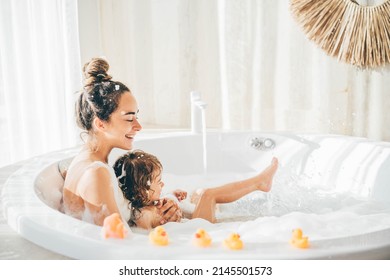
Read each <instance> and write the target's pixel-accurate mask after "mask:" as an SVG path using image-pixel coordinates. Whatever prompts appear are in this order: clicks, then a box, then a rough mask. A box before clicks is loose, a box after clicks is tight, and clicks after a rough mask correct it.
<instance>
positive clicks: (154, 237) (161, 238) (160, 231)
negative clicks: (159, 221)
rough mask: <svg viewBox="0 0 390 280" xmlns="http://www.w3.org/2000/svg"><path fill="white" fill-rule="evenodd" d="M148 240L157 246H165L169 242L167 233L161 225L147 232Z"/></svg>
mask: <svg viewBox="0 0 390 280" xmlns="http://www.w3.org/2000/svg"><path fill="white" fill-rule="evenodd" d="M149 240H150V242H152V243H153V244H154V245H158V246H166V245H168V242H169V240H168V234H167V232H166V231H165V229H164V228H163V227H162V226H158V227H156V228H155V229H154V230H152V231H151V232H150V233H149Z"/></svg>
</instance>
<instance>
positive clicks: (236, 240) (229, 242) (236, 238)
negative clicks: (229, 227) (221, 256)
mask: <svg viewBox="0 0 390 280" xmlns="http://www.w3.org/2000/svg"><path fill="white" fill-rule="evenodd" d="M223 244H224V245H225V246H226V247H227V248H229V249H231V250H241V249H242V248H243V247H244V243H243V242H242V240H241V239H240V235H239V234H238V233H231V234H230V235H229V237H228V238H227V239H225V240H224V241H223Z"/></svg>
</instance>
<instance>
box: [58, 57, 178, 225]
mask: <svg viewBox="0 0 390 280" xmlns="http://www.w3.org/2000/svg"><path fill="white" fill-rule="evenodd" d="M108 69H109V64H108V62H107V61H106V60H104V59H101V58H94V59H92V60H91V61H90V62H88V63H86V64H85V65H84V68H83V72H84V78H85V80H84V88H83V90H82V91H81V92H80V96H79V97H78V100H77V102H76V119H77V124H78V125H79V127H80V128H82V129H83V130H84V131H85V134H86V136H87V139H86V143H85V145H84V146H83V148H82V150H81V151H80V153H79V154H78V155H77V156H76V157H75V158H74V159H73V161H72V163H71V164H70V166H69V169H68V170H67V174H66V178H65V183H64V190H63V203H64V211H65V213H66V214H69V215H71V216H73V217H76V218H78V219H82V220H85V221H89V222H91V223H94V224H96V225H102V224H103V220H104V218H105V217H107V216H109V215H111V214H113V213H119V214H120V215H121V217H122V219H123V220H124V221H128V220H129V219H130V210H129V202H128V201H127V200H125V198H124V197H123V194H122V192H121V190H120V189H119V187H118V181H117V179H116V176H115V173H114V171H113V169H112V167H110V166H109V165H108V156H109V154H110V152H111V150H112V149H113V148H119V149H124V150H130V149H132V148H133V141H134V137H135V136H136V135H137V133H138V132H139V131H140V130H141V129H142V126H141V124H140V123H139V122H138V118H137V114H138V105H137V101H136V99H135V97H134V95H133V94H132V93H131V91H130V90H129V89H128V88H127V87H126V86H125V85H124V84H123V83H121V82H117V81H113V80H112V77H111V76H110V75H109V74H108V73H107V71H108ZM159 212H161V214H162V215H163V219H162V222H164V221H177V220H180V217H181V212H180V210H178V207H177V205H176V204H175V203H174V202H172V201H168V202H167V203H166V204H165V205H162V206H161V207H160V208H159Z"/></svg>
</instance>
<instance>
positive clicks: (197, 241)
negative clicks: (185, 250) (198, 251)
mask: <svg viewBox="0 0 390 280" xmlns="http://www.w3.org/2000/svg"><path fill="white" fill-rule="evenodd" d="M192 243H193V244H194V245H195V246H198V247H209V246H210V245H211V237H210V236H209V234H208V233H207V232H206V231H205V230H204V229H198V230H197V231H196V233H195V235H194V239H193V240H192Z"/></svg>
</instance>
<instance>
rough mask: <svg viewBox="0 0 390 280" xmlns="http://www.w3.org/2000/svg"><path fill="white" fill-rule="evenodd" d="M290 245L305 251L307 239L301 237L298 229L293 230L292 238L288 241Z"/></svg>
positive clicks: (307, 245)
mask: <svg viewBox="0 0 390 280" xmlns="http://www.w3.org/2000/svg"><path fill="white" fill-rule="evenodd" d="M290 244H291V245H292V246H294V247H297V248H301V249H305V248H308V247H309V238H308V237H307V236H303V234H302V230H301V229H300V228H296V229H294V230H293V236H292V238H291V240H290Z"/></svg>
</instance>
